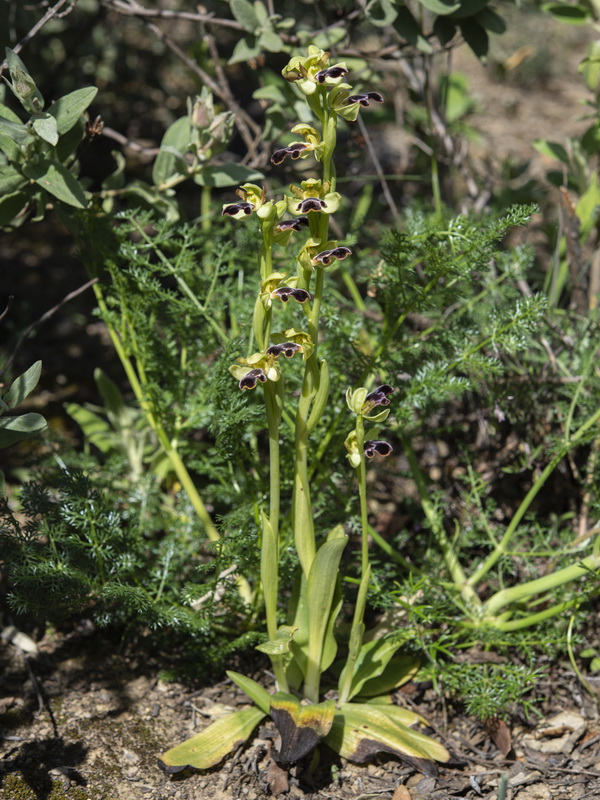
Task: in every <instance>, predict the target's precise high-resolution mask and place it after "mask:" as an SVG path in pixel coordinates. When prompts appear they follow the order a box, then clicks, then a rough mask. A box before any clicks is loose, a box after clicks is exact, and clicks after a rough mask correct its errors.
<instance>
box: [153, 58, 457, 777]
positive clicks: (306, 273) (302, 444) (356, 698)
mask: <svg viewBox="0 0 600 800" xmlns="http://www.w3.org/2000/svg"><path fill="white" fill-rule="evenodd" d="M283 76H284V78H285V79H286V80H288V81H290V82H291V83H294V84H295V85H296V87H297V89H298V90H299V93H301V95H303V96H304V97H305V98H306V102H307V104H308V106H309V108H310V110H311V112H312V114H313V117H314V125H309V124H305V123H302V124H300V125H296V126H295V127H294V128H293V129H292V131H293V133H296V134H298V135H299V139H298V141H294V142H292V143H291V144H290V145H288V146H287V147H285V148H282V149H280V150H277V151H276V152H275V153H274V154H273V156H272V162H273V164H275V165H279V164H281V163H283V162H284V161H285V160H286V159H287V158H288V157H289V158H291V159H292V160H296V159H305V158H314V159H315V160H316V162H317V164H318V165H319V166H320V177H318V178H316V177H311V178H308V179H307V180H304V181H302V182H301V183H300V185H299V186H294V185H292V186H290V193H289V195H287V196H286V197H284V198H282V199H280V200H274V199H270V198H269V197H268V195H267V192H266V190H265V189H264V188H261V187H259V186H256V185H254V184H251V183H246V184H244V185H243V186H242V187H241V188H240V189H239V190H238V195H239V201H238V202H235V203H229V204H227V205H226V206H225V207H224V208H223V214H224V215H226V216H229V217H231V218H233V219H236V220H244V219H247V218H251V219H255V220H257V222H258V226H257V227H258V230H259V232H260V252H259V259H258V262H259V263H258V269H259V276H258V280H257V289H258V290H257V294H256V300H255V303H254V310H253V324H252V334H251V340H250V343H249V348H248V353H247V355H244V356H240V357H239V358H238V359H237V362H236V363H235V364H233V365H232V366H231V367H230V372H231V374H232V376H233V377H234V378H235V379H236V380H237V381H238V384H239V388H240V391H252V390H259V391H262V394H263V398H264V406H265V417H266V427H267V430H268V442H269V468H270V485H269V501H268V507H265V508H263V509H262V511H261V530H260V542H261V544H260V546H261V568H260V582H261V591H262V596H263V597H264V609H265V617H266V629H267V637H268V641H266V642H265V643H263V644H261V645H259V647H258V649H259V650H261V651H263V652H264V653H266V654H267V655H268V656H269V658H270V660H271V664H272V670H273V674H274V676H275V682H276V689H277V691H276V692H275V694H272V695H271V694H269V693H268V692H267V690H266V689H264V688H263V687H262V686H260V685H259V684H258V683H256V682H255V681H253V680H252V679H250V678H248V677H245V676H243V675H241V674H238V673H234V672H228V675H229V677H230V678H231V679H232V680H233V681H234V682H235V683H236V684H237V685H238V686H239V687H240V688H241V689H242V690H243V691H244V692H245V693H246V694H247V695H248V696H249V697H250V698H251V700H252V701H253V702H254V703H255V705H254V706H253V707H251V708H248V709H244V710H241V711H236V712H233V713H231V714H230V715H228V716H226V717H223V718H221V719H219V720H218V721H216V722H214V723H213V724H212V725H211V726H209V727H208V728H207V729H205V730H204V731H202V732H201V733H199V734H197V735H196V736H194V737H192V738H191V739H189V740H187V741H186V742H184V743H183V744H179V745H177V746H176V747H174V748H172V749H171V750H169V751H168V752H166V753H165V754H163V755H162V756H161V764H162V766H163V768H164V769H165V770H166V771H167V772H168V773H175V772H179V771H180V770H183V769H185V768H187V767H194V768H198V769H207V768H209V767H212V766H214V765H215V764H217V763H219V762H220V761H221V760H222V759H223V758H224V756H225V755H226V754H227V753H229V752H231V751H232V750H233V749H234V748H235V747H236V746H238V745H239V744H240V743H241V742H243V741H245V740H246V739H247V738H249V737H250V736H251V734H252V731H253V730H254V728H255V727H256V725H257V724H258V723H259V722H260V721H261V720H262V719H263V718H264V717H265V716H267V715H270V716H271V718H272V719H273V721H274V723H275V725H276V727H277V728H278V730H279V733H280V736H281V745H280V747H279V751H278V755H277V760H278V762H279V763H280V764H281V765H282V766H284V767H285V766H288V765H290V764H293V763H295V762H297V761H298V760H300V759H302V758H303V757H304V756H306V755H308V754H309V753H310V752H311V751H312V750H313V749H314V748H315V747H316V745H317V744H318V742H319V741H321V740H322V741H323V742H324V743H325V744H326V745H328V746H329V747H330V748H332V749H333V750H335V751H336V752H337V753H339V754H340V755H341V756H343V757H345V758H348V759H350V760H352V761H356V762H364V761H366V760H368V759H369V758H370V757H372V756H373V755H374V754H375V753H377V752H386V753H392V754H394V755H396V756H398V757H399V758H402V759H407V760H409V761H412V762H415V761H416V762H418V764H419V767H420V769H421V770H425V771H431V770H433V769H434V767H433V763H432V762H433V761H434V760H437V761H446V760H447V759H448V758H449V754H448V752H447V750H446V749H445V748H444V747H443V746H442V745H441V744H439V743H438V742H436V741H434V740H432V739H431V738H429V737H428V736H426V735H425V734H423V733H421V732H419V731H417V730H415V729H414V727H413V726H415V725H416V724H418V723H422V722H424V720H423V719H422V718H421V717H420V716H419V715H418V714H416V713H414V712H412V711H409V710H406V709H404V708H401V707H399V706H397V705H394V704H393V702H392V699H391V697H390V695H389V692H391V691H392V690H394V689H396V688H397V687H398V686H400V685H401V684H402V683H404V682H406V681H408V680H409V679H410V677H412V676H414V674H415V673H416V671H417V669H418V663H417V662H416V660H415V659H414V658H412V657H406V656H402V655H399V654H398V648H399V645H398V643H397V642H396V641H395V640H394V639H391V638H385V637H383V636H379V637H378V636H377V634H376V633H374V632H373V631H370V632H366V629H365V622H364V618H365V610H366V604H367V592H368V588H369V581H370V576H371V563H370V557H369V537H368V533H369V525H368V510H367V481H366V473H367V464H368V461H369V459H371V458H374V457H386V456H388V455H389V454H390V453H391V452H392V446H391V445H390V444H389V443H388V442H386V441H385V440H383V439H380V438H378V434H377V426H379V425H381V424H382V423H383V422H384V421H385V420H386V418H387V416H388V415H389V413H390V408H389V406H390V404H391V396H392V395H393V391H394V390H393V387H392V386H390V385H389V384H385V383H384V384H381V385H379V386H375V388H371V387H368V386H360V387H350V388H348V389H347V392H346V403H347V406H348V409H349V411H350V413H351V415H352V418H353V420H354V425H353V427H352V429H351V430H350V432H349V433H348V435H347V437H346V440H345V445H346V449H347V451H348V452H347V460H348V462H349V465H350V468H352V469H354V470H355V471H356V477H357V484H358V495H359V502H360V519H361V539H362V545H361V551H360V579H359V585H358V592H357V595H356V600H355V605H354V614H353V618H352V622H351V626H350V632H349V636H347V638H346V641H345V642H344V657H343V658H341V659H337V658H336V657H337V654H338V641H337V638H336V630H335V625H336V620H337V618H338V615H339V613H340V610H341V607H342V589H341V585H342V581H341V578H342V572H341V570H342V566H341V565H342V555H343V553H344V551H345V549H346V546H347V543H348V537H347V535H346V534H345V532H344V528H343V525H342V524H339V525H337V526H336V527H334V528H333V529H332V530H330V531H329V532H327V533H324V534H322V533H321V532H320V531H318V530H316V526H315V519H314V514H313V505H312V502H311V486H310V480H309V475H310V469H309V468H310V464H309V459H310V455H311V446H310V441H311V435H312V434H313V433H314V432H315V431H316V430H317V428H318V426H319V422H320V420H321V418H322V416H323V413H324V410H325V407H326V404H327V403H328V399H329V398H330V396H331V395H332V394H333V392H334V391H336V390H334V389H333V387H330V379H329V370H328V366H327V362H326V360H325V359H319V340H320V323H321V319H322V315H323V309H324V304H325V300H326V292H325V288H326V284H325V277H326V275H325V273H326V270H327V269H330V270H331V269H334V268H335V267H336V265H337V262H339V261H341V260H343V259H346V258H348V257H350V256H351V255H352V253H351V250H350V248H348V247H346V246H344V245H341V244H339V242H337V241H335V240H333V239H330V234H329V226H330V218H331V215H332V214H334V213H335V212H336V211H337V209H338V208H339V206H340V204H341V202H342V197H341V195H340V194H339V192H338V191H337V190H336V171H335V166H334V160H333V156H334V152H335V148H336V130H337V125H338V121H339V119H340V118H343V119H346V120H349V121H354V120H356V118H357V116H358V114H359V112H360V110H361V109H362V108H365V107H368V106H369V105H370V103H372V102H375V103H381V102H383V97H382V96H381V95H380V94H379V92H375V91H367V92H362V93H353V92H354V90H353V87H352V86H351V85H350V84H348V83H346V79H347V76H348V69H347V67H346V64H345V63H336V64H330V54H329V53H327V52H324V51H323V50H320V49H319V48H317V47H315V46H311V47H309V49H308V55H307V56H304V57H298V56H295V57H293V58H292V59H291V60H290V62H289V63H288V65H287V66H286V67H285V68H284V70H283ZM300 137H301V138H300ZM293 237H296V238H298V237H300V238H301V239H302V241H301V242H300V243H299V244H297V245H296V256H295V259H293V258H292V257H291V256H290V257H288V256H287V255H286V259H288V258H289V262H290V263H294V262H295V270H294V274H293V275H289V274H287V273H285V272H281V271H278V270H277V269H275V268H274V258H273V253H274V248H275V247H285V248H289V247H290V246H291V242H292V240H293ZM290 302H291V303H292V304H295V303H297V304H298V305H299V306H300V308H299V309H298V317H299V321H298V322H297V323H296V324H295V325H294V326H293V327H291V328H286V329H285V330H283V331H280V330H278V329H277V316H278V307H279V308H280V307H281V306H280V304H283V305H286V304H289V303H290ZM299 361H301V366H300V369H301V370H302V379H301V391H300V393H299V397H298V399H297V401H296V399H295V398H294V397H292V396H291V393H290V392H289V391H286V373H288V370H292V369H298V366H297V365H296V364H297V362H299ZM259 384H260V388H259ZM340 393H341V394H342V393H343V390H342V389H340ZM294 403H295V411H290V409H291V408H292V404H294ZM294 414H295V418H294ZM282 418H283V419H284V420H285V421H286V424H288V422H289V424H290V425H292V426H293V429H294V448H293V453H282V452H280V439H281V436H280V425H281V423H282ZM282 457H290V458H291V457H293V476H294V477H293V492H292V499H291V508H290V509H289V518H290V520H291V528H292V530H293V537H294V546H295V551H296V554H297V559H298V574H297V578H296V581H295V586H294V589H293V591H292V597H291V602H290V604H289V608H288V614H287V619H286V620H285V624H280V619H281V607H280V604H281V600H282V597H281V592H280V582H279V570H278V564H279V554H280V550H281V547H282V541H281V539H282V537H281V535H280V528H281V519H282V517H283V514H282V509H281V506H282V497H281V492H280V465H281V463H282V462H281V459H282ZM327 671H329V672H327ZM326 672H327V676H326V677H327V682H326V690H327V697H328V698H329V699H326V700H323V699H322V696H323V688H324V687H323V685H322V684H323V681H324V674H325V673H326ZM332 676H333V677H332ZM336 679H337V691H335V692H332V691H331V689H332V686H333V681H334V680H336ZM333 698H335V699H333Z"/></svg>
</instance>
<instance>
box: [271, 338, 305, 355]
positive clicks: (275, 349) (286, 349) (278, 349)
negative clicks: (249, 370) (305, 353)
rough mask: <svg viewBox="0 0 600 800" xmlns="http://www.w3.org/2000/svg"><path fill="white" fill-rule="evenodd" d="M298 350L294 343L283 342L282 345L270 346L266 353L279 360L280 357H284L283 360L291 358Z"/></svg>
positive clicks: (297, 345)
mask: <svg viewBox="0 0 600 800" xmlns="http://www.w3.org/2000/svg"><path fill="white" fill-rule="evenodd" d="M298 350H300V345H299V344H296V342H283V343H282V344H272V345H271V346H270V347H267V353H269V355H272V356H275V358H279V356H281V355H283V356H285V358H291V357H292V356H293V355H294V353H297V352H298Z"/></svg>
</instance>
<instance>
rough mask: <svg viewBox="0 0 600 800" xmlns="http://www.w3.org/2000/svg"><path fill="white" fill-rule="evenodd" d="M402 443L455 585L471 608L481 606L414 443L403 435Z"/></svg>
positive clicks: (432, 528)
mask: <svg viewBox="0 0 600 800" xmlns="http://www.w3.org/2000/svg"><path fill="white" fill-rule="evenodd" d="M401 439H402V445H403V448H404V453H405V455H406V458H407V459H408V463H409V465H410V470H411V473H412V476H413V479H414V481H415V483H416V484H417V489H418V492H419V496H420V498H421V506H422V508H423V511H424V513H425V516H426V517H427V521H428V522H429V525H430V528H431V532H432V533H433V535H434V537H435V540H436V542H437V545H438V547H439V548H440V550H441V551H442V555H443V557H444V561H445V562H446V568H447V570H448V572H449V573H450V577H451V578H452V581H453V582H454V585H455V586H456V588H457V589H458V591H459V592H460V594H461V597H462V599H463V600H464V602H465V603H466V604H467V606H469V607H470V608H472V609H473V608H479V607H480V606H481V601H480V599H479V597H478V596H477V594H476V593H475V591H474V590H473V588H472V587H471V585H469V583H468V581H467V576H466V575H465V572H464V570H463V568H462V566H461V565H460V562H459V560H458V556H457V554H456V550H455V548H454V547H453V545H452V542H451V541H450V539H449V538H448V536H447V534H446V531H445V530H444V525H443V523H442V521H441V520H440V518H439V517H438V515H437V513H436V511H435V509H434V507H433V503H432V502H431V501H430V499H429V495H428V492H427V486H426V485H425V481H424V480H423V475H422V473H421V470H420V469H419V464H418V463H417V457H416V455H415V451H414V450H413V448H412V444H411V442H410V440H409V439H408V438H407V437H405V436H402V435H401Z"/></svg>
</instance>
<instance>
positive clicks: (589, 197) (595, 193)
mask: <svg viewBox="0 0 600 800" xmlns="http://www.w3.org/2000/svg"><path fill="white" fill-rule="evenodd" d="M598 206H600V186H598V176H597V175H596V173H592V176H591V180H590V183H589V186H588V187H587V189H586V190H585V192H584V193H583V194H582V195H581V197H580V198H579V200H578V201H577V205H576V206H575V213H576V214H577V216H578V218H579V221H580V222H581V231H580V237H581V239H582V241H585V240H586V239H587V237H588V236H589V234H590V233H591V230H592V228H593V227H594V225H595V224H596V220H597V218H598Z"/></svg>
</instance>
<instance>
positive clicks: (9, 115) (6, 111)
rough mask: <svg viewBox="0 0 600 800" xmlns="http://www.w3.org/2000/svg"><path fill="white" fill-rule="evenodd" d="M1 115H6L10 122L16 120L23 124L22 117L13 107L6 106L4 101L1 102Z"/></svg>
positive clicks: (5, 117)
mask: <svg viewBox="0 0 600 800" xmlns="http://www.w3.org/2000/svg"><path fill="white" fill-rule="evenodd" d="M0 117H4V119H7V120H9V121H10V122H16V123H17V124H18V125H22V124H23V123H22V122H21V118H20V117H19V116H18V115H17V114H15V112H14V111H13V110H12V109H11V108H9V107H8V106H5V105H4V103H0Z"/></svg>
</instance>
